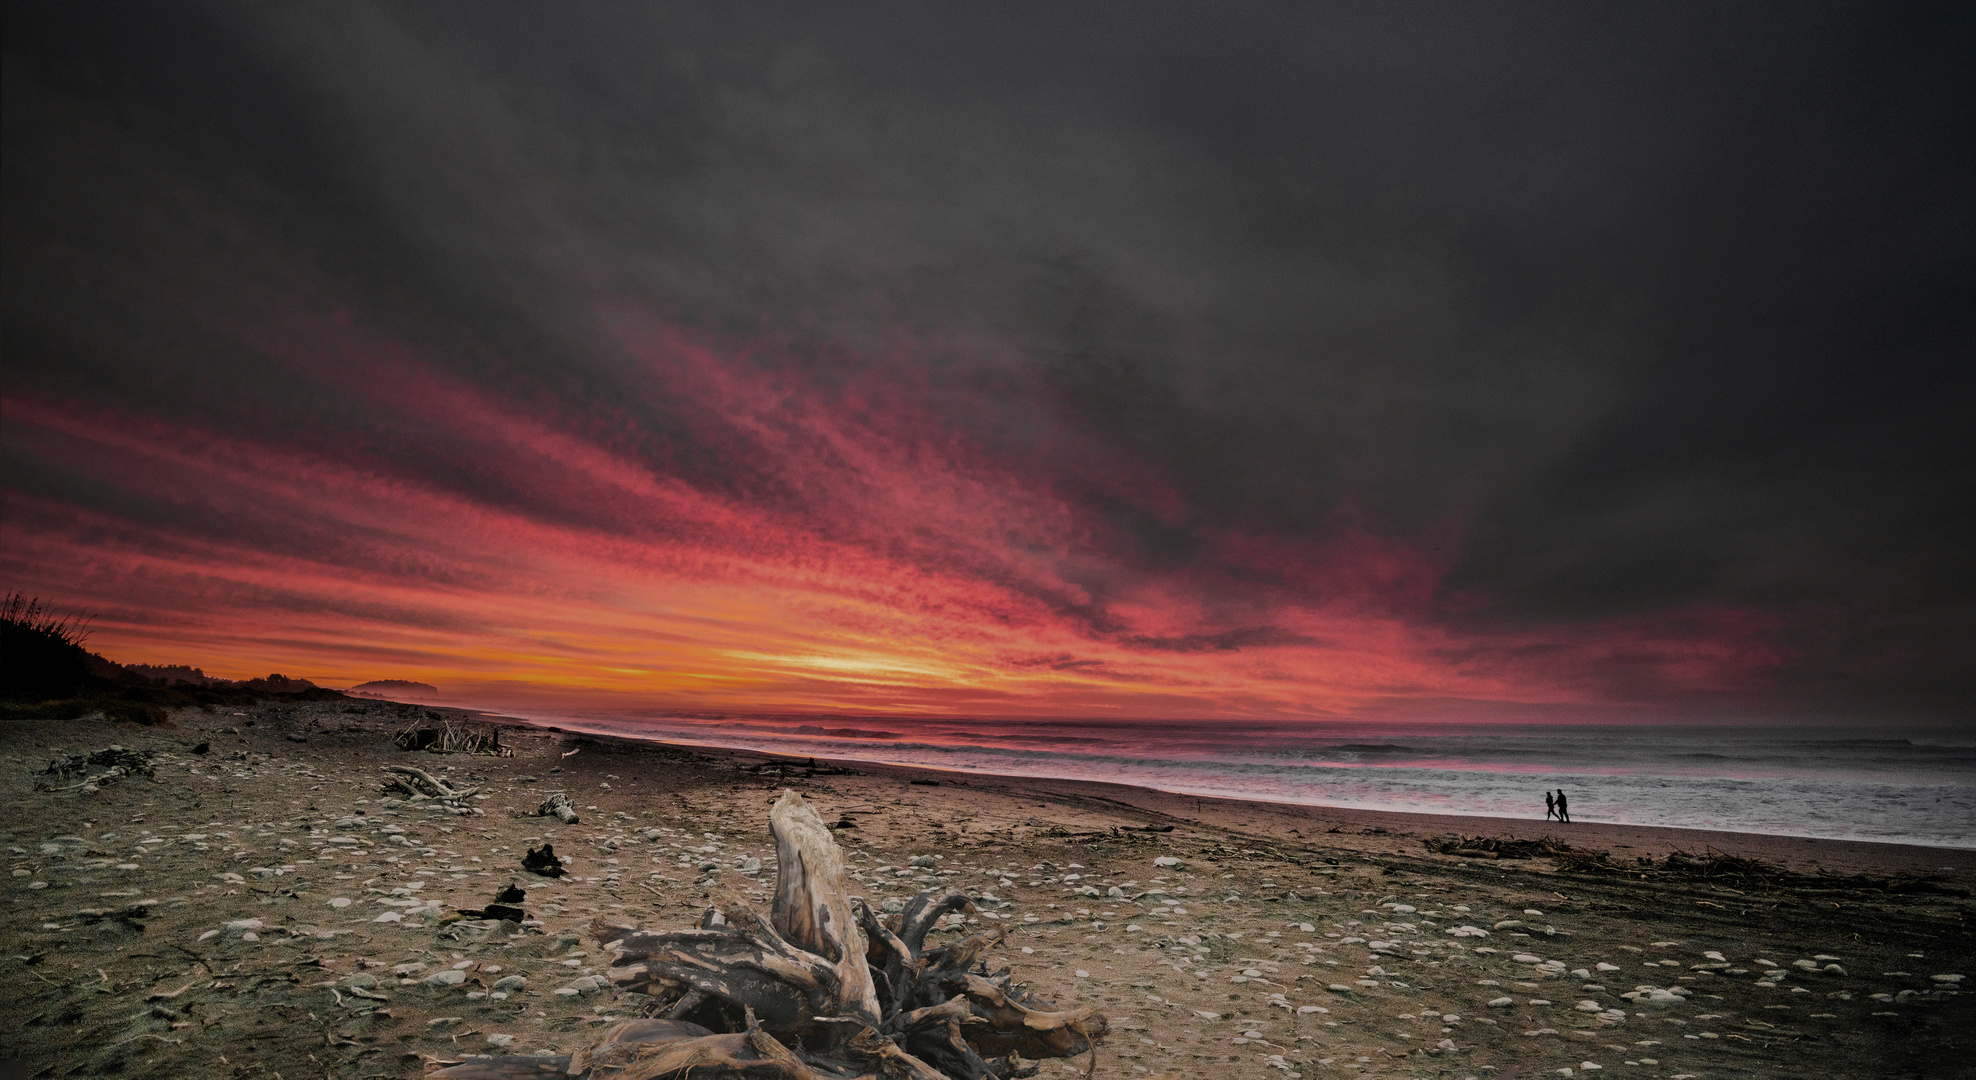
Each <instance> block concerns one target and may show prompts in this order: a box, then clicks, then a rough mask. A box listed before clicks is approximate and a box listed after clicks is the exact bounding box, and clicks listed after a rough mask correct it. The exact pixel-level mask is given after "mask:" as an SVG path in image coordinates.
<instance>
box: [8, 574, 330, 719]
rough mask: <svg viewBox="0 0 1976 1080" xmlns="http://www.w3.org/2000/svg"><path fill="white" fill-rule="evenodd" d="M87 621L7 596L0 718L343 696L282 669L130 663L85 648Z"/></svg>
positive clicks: (156, 714) (158, 714)
mask: <svg viewBox="0 0 1976 1080" xmlns="http://www.w3.org/2000/svg"><path fill="white" fill-rule="evenodd" d="M87 627H88V620H87V619H85V618H82V617H80V616H73V615H71V616H59V615H57V614H56V613H55V612H54V611H52V610H51V609H49V608H47V607H44V606H43V605H42V603H41V601H40V600H39V599H30V598H28V597H25V596H22V595H21V594H20V593H17V592H14V593H8V594H7V597H6V599H5V600H4V601H0V718H4V719H22V720H79V719H81V718H82V717H85V716H89V715H91V714H94V713H101V714H103V715H104V716H107V717H109V718H110V719H111V720H117V721H123V722H127V723H133V724H146V725H150V724H163V723H166V722H168V721H169V719H170V713H169V710H171V709H183V708H206V709H211V708H213V707H215V706H220V705H251V704H253V703H255V702H257V701H265V700H269V699H274V700H283V701H331V700H340V699H341V698H342V697H343V695H342V694H339V693H337V692H336V691H334V690H325V689H323V688H322V687H319V686H316V685H315V684H314V683H311V682H309V681H308V680H306V679H290V678H285V677H283V676H281V675H278V674H277V675H269V676H267V677H266V678H262V679H250V680H247V681H245V682H229V681H227V680H225V679H215V678H211V677H209V676H207V675H206V674H205V673H204V672H201V671H199V670H198V669H196V668H182V667H176V666H174V667H167V668H158V667H152V666H149V665H138V666H135V667H125V666H124V665H122V664H118V663H116V662H114V661H111V660H106V659H104V658H103V657H101V656H98V655H96V654H95V653H92V652H90V651H88V650H87V649H84V648H83V647H82V643H83V641H84V640H86V639H87V638H88V636H89V634H88V629H87ZM153 672H163V673H164V677H154V676H153V675H152V674H151V673H153ZM181 673H189V675H186V674H181Z"/></svg>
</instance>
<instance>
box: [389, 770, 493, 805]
mask: <svg viewBox="0 0 1976 1080" xmlns="http://www.w3.org/2000/svg"><path fill="white" fill-rule="evenodd" d="M384 771H385V772H389V773H397V774H398V775H397V776H396V777H394V778H393V779H390V780H387V781H385V786H386V787H395V788H396V789H398V790H401V791H403V792H405V793H406V794H408V795H410V796H411V797H412V798H414V799H437V800H439V801H440V802H460V801H461V800H463V799H467V798H470V797H472V795H473V793H474V792H476V791H479V790H480V788H478V787H465V788H456V787H454V786H453V785H451V784H449V783H447V782H446V781H444V780H441V779H439V778H438V777H436V776H434V775H432V774H431V773H429V772H426V771H425V770H424V769H414V768H412V767H411V766H409V765H386V766H385V767H384Z"/></svg>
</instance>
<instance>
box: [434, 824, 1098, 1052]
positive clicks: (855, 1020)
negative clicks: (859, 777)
mask: <svg viewBox="0 0 1976 1080" xmlns="http://www.w3.org/2000/svg"><path fill="white" fill-rule="evenodd" d="M769 828H770V830H771V831H772V832H773V833H774V836H775V847H776V857H777V860H778V862H779V866H778V876H777V880H776V890H775V903H774V906H773V908H772V909H771V911H770V914H769V915H768V916H767V917H763V915H762V914H761V913H760V912H758V911H756V910H755V909H754V908H752V907H750V906H748V905H747V904H745V903H742V902H740V901H738V900H736V901H730V902H728V903H727V904H725V905H723V906H722V907H721V908H719V909H709V910H708V911H707V913H706V914H705V915H704V916H702V917H701V920H700V925H699V926H698V927H697V928H695V929H692V930H678V931H672V932H669V933H655V932H652V931H646V930H638V929H636V928H633V927H629V926H615V925H611V924H608V923H604V922H603V921H602V920H599V921H598V923H597V924H596V925H595V926H593V928H592V930H593V932H594V933H595V934H596V936H597V938H598V940H599V941H600V942H601V943H602V944H603V945H605V946H606V947H607V948H609V949H611V950H612V951H613V952H614V953H615V954H616V956H615V959H614V960H613V962H612V965H611V978H612V980H613V981H614V982H615V983H616V984H617V985H618V986H619V987H620V988H622V989H625V990H632V991H636V992H639V993H645V994H649V995H652V996H654V997H656V998H658V999H659V1000H658V1002H657V1003H655V1005H654V1011H655V1012H657V1013H659V1014H660V1015H661V1016H662V1017H663V1018H662V1019H653V1020H640V1021H631V1022H628V1023H625V1024H619V1025H617V1026H616V1027H614V1028H612V1029H611V1030H610V1031H609V1032H607V1033H606V1035H605V1037H604V1039H603V1040H602V1041H600V1042H599V1043H598V1044H597V1045H595V1046H592V1047H589V1048H588V1049H585V1050H582V1051H578V1052H577V1053H575V1054H572V1055H570V1056H569V1057H567V1058H540V1057H527V1058H483V1059H477V1060H473V1061H467V1062H437V1063H434V1067H436V1068H439V1071H438V1072H437V1073H434V1074H432V1075H434V1076H436V1077H444V1078H446V1080H527V1078H540V1080H550V1078H555V1077H563V1078H571V1080H574V1078H582V1080H604V1078H606V1077H609V1078H614V1080H657V1078H659V1077H666V1078H675V1077H677V1078H680V1080H1013V1078H1016V1077H1027V1076H1034V1075H1036V1072H1037V1067H1036V1066H1034V1065H1030V1064H1025V1063H1024V1060H1023V1059H1038V1058H1046V1057H1059V1058H1062V1057H1074V1056H1077V1055H1079V1054H1083V1053H1087V1052H1093V1053H1095V1049H1094V1048H1095V1046H1096V1045H1097V1042H1098V1040H1099V1039H1101V1038H1102V1037H1103V1036H1104V1035H1105V1034H1106V1031H1107V1026H1106V1022H1105V1018H1104V1017H1103V1016H1102V1015H1100V1014H1099V1013H1097V1012H1096V1011H1095V1010H1092V1009H1068V1010H1059V1009H1056V1008H1053V1007H1051V1006H1048V1005H1045V1004H1043V1003H1040V1002H1037V1001H1034V1000H1033V999H1031V998H1030V997H1029V995H1028V993H1027V992H1026V991H1025V990H1024V989H1023V988H1022V987H1021V986H1019V985H1018V984H1016V983H1015V982H1014V981H1013V979H1012V977H1011V975H1010V974H1009V972H1008V971H1006V970H1003V971H999V972H992V973H991V972H989V971H988V970H987V968H986V966H985V964H984V962H983V959H982V958H983V957H984V955H985V954H986V953H987V951H988V950H989V949H990V948H992V947H993V946H995V945H996V944H997V943H999V942H1000V941H1001V939H1002V933H1001V932H1000V931H995V932H990V933H982V934H976V935H973V936H971V937H966V938H962V939H960V940H957V941H952V942H950V943H948V944H946V945H943V946H940V947H937V948H933V949H928V948H927V947H926V935H927V933H928V932H929V931H931V930H932V929H933V927H934V926H935V925H936V924H937V923H938V922H939V921H940V918H941V917H942V916H944V915H947V914H949V913H952V912H956V911H972V910H973V904H972V903H970V902H969V900H968V897H967V894H965V893H963V892H961V891H960V890H958V889H946V890H942V891H938V892H926V893H921V894H920V895H919V896H918V897H917V898H915V899H914V900H913V901H912V902H911V903H909V904H908V905H906V908H905V910H903V911H901V912H900V913H899V914H898V916H896V917H895V918H893V919H892V920H891V921H890V922H886V921H883V920H881V919H880V918H879V917H878V916H877V915H875V914H873V913H872V911H871V910H870V909H869V908H867V907H866V906H865V905H864V904H862V903H859V902H856V901H853V900H852V899H851V898H850V895H849V891H848V888H847V883H846V881H845V875H844V864H843V859H842V856H841V855H840V853H839V852H838V850H837V846H836V843H835V842H834V841H833V840H832V839H831V837H830V831H829V829H828V828H827V827H825V825H824V823H823V819H822V818H820V817H819V816H817V813H816V811H815V810H814V809H812V808H811V807H810V805H809V804H808V803H806V802H805V801H804V800H803V798H802V796H800V795H797V794H796V793H794V792H785V793H784V794H783V796H782V798H781V800H780V801H778V802H777V803H776V804H775V807H774V809H773V810H772V811H770V814H769Z"/></svg>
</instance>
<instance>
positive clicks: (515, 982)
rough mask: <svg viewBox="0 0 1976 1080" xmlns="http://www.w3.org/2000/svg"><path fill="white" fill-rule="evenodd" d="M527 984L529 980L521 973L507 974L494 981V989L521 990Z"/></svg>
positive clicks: (505, 990) (504, 990)
mask: <svg viewBox="0 0 1976 1080" xmlns="http://www.w3.org/2000/svg"><path fill="white" fill-rule="evenodd" d="M527 985H528V980H527V979H525V978H522V977H521V976H520V975H507V976H504V977H502V978H501V979H500V980H498V981H496V982H495V983H494V989H496V990H500V991H502V992H504V993H505V992H507V991H511V990H520V989H521V988H522V987H524V986H527Z"/></svg>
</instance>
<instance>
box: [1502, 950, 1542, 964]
mask: <svg viewBox="0 0 1976 1080" xmlns="http://www.w3.org/2000/svg"><path fill="white" fill-rule="evenodd" d="M1510 959H1511V960H1514V961H1516V962H1517V963H1519V964H1541V963H1543V962H1544V958H1543V957H1541V956H1532V955H1530V954H1529V953H1527V952H1520V953H1517V954H1516V955H1515V956H1512V957H1510Z"/></svg>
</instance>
